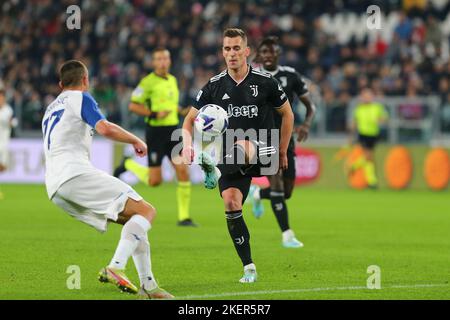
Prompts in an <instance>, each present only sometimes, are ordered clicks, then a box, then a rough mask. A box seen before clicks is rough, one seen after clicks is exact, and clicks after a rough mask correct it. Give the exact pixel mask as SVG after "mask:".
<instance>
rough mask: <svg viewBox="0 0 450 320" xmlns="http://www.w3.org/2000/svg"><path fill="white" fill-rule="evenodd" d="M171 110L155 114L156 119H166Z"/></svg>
mask: <svg viewBox="0 0 450 320" xmlns="http://www.w3.org/2000/svg"><path fill="white" fill-rule="evenodd" d="M171 112H172V111H171V110H166V111H158V112H157V113H156V119H163V118H165V117H167V116H168V115H169V113H171Z"/></svg>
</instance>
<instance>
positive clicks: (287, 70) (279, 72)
mask: <svg viewBox="0 0 450 320" xmlns="http://www.w3.org/2000/svg"><path fill="white" fill-rule="evenodd" d="M261 70H262V71H263V72H267V73H270V74H271V75H272V76H273V77H274V78H275V79H276V80H277V81H278V82H279V83H280V84H281V86H282V87H283V90H284V92H285V93H286V94H287V97H288V99H289V102H290V103H291V107H293V102H294V94H295V95H297V97H301V96H303V95H305V94H307V93H308V87H307V85H306V83H305V82H304V81H303V79H302V76H301V75H300V73H298V72H297V71H296V70H295V69H294V68H291V67H288V66H278V68H277V69H276V70H275V71H273V72H272V71H268V70H265V69H261ZM274 120H275V126H276V127H277V128H280V127H281V117H280V115H279V114H274Z"/></svg>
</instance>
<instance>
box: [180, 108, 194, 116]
mask: <svg viewBox="0 0 450 320" xmlns="http://www.w3.org/2000/svg"><path fill="white" fill-rule="evenodd" d="M191 108H192V106H187V107H181V106H179V107H178V114H179V115H180V116H182V117H186V115H187V114H188V113H189V111H190V110H191Z"/></svg>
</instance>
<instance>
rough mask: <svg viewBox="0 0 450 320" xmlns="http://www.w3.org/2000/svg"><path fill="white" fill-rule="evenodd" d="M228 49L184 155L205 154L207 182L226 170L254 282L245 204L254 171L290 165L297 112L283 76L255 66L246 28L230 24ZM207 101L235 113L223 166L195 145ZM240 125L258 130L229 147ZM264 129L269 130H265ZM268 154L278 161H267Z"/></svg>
mask: <svg viewBox="0 0 450 320" xmlns="http://www.w3.org/2000/svg"><path fill="white" fill-rule="evenodd" d="M222 53H223V56H224V58H225V62H226V65H227V69H226V70H225V71H223V72H222V73H220V74H218V75H216V76H214V77H212V78H211V79H210V80H209V82H208V83H207V84H206V85H205V86H204V87H203V88H202V90H200V92H199V94H198V95H197V99H196V100H197V101H196V103H195V105H194V108H192V109H191V110H190V111H189V113H188V115H187V116H186V118H185V121H184V124H183V129H185V130H184V134H183V143H184V148H183V156H184V158H185V159H186V161H188V162H189V161H191V160H192V159H193V157H194V156H195V157H196V158H198V159H199V161H200V163H201V166H202V168H203V170H204V171H205V173H206V180H205V185H207V186H209V187H214V186H215V185H214V183H211V180H213V179H215V178H217V177H216V172H217V171H219V170H220V173H219V174H220V175H221V176H220V179H219V181H218V184H219V189H220V194H221V196H222V198H223V202H224V205H225V210H226V211H225V214H226V218H227V226H228V230H229V233H230V236H231V238H232V240H233V242H234V246H235V249H236V251H237V253H238V255H239V257H240V259H241V261H242V263H243V265H244V275H243V277H242V278H241V279H240V280H239V281H240V282H242V283H249V282H255V281H256V279H257V274H256V266H255V264H254V263H253V260H252V257H251V250H250V234H249V231H248V228H247V226H246V224H245V221H244V219H243V216H242V204H243V202H244V201H245V198H246V197H247V195H248V191H249V188H250V183H251V179H252V177H253V176H261V175H267V170H270V169H272V171H273V164H274V163H275V165H276V168H275V170H274V171H273V174H274V173H276V172H277V171H278V169H279V168H281V169H286V168H287V166H288V158H287V149H288V144H289V140H290V138H291V135H292V130H293V122H294V115H293V112H292V109H291V106H290V104H289V101H288V98H287V96H286V94H285V93H284V91H283V89H282V88H281V86H280V85H279V84H278V82H277V81H276V80H275V79H274V78H273V77H272V76H271V75H270V74H267V73H263V72H261V71H257V70H254V69H253V68H252V67H251V66H250V65H248V64H247V58H248V56H249V55H250V48H249V47H248V46H247V37H246V35H245V33H244V32H243V31H242V30H241V29H237V28H230V29H227V30H225V31H224V34H223V47H222ZM206 104H216V105H219V106H221V107H222V108H224V109H225V110H227V112H228V116H229V125H228V129H227V130H226V132H225V134H224V136H223V140H224V141H223V142H224V143H223V146H224V150H223V151H224V156H223V158H222V163H219V164H218V165H217V167H216V166H215V163H211V158H210V156H209V155H208V154H207V153H205V152H202V153H201V154H200V155H194V152H193V147H192V136H191V133H192V128H193V122H194V119H195V117H196V115H197V114H198V109H200V108H201V107H202V106H204V105H206ZM274 109H275V110H277V112H278V113H279V114H280V115H281V119H282V121H281V128H280V129H276V128H275V124H274V119H273V110H274ZM236 129H242V130H243V131H246V132H257V133H258V134H257V136H256V137H254V138H250V139H240V140H237V141H235V143H234V144H232V146H231V147H230V148H228V147H229V146H228V145H227V143H226V141H227V140H229V139H227V138H229V137H230V134H231V135H233V130H236ZM260 129H262V130H265V131H266V133H267V134H259V133H260ZM271 130H275V131H276V132H278V133H279V136H280V138H278V135H277V137H274V139H272V138H271V135H270V133H271ZM275 138H276V139H275ZM273 140H275V141H273ZM268 157H269V158H270V157H271V158H270V159H276V161H275V162H273V161H272V162H269V163H267V162H266V160H267V159H268ZM240 159H245V162H244V163H242V162H241V161H239V160H240ZM217 168H219V170H217ZM208 179H209V180H210V181H208ZM213 182H214V181H213Z"/></svg>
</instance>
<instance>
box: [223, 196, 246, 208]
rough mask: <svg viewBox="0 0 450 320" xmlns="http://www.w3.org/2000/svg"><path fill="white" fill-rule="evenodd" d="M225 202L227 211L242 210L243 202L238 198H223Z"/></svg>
mask: <svg viewBox="0 0 450 320" xmlns="http://www.w3.org/2000/svg"><path fill="white" fill-rule="evenodd" d="M223 201H224V204H225V209H226V210H227V211H233V210H240V209H241V208H242V203H241V201H240V200H239V199H237V198H236V197H232V196H228V197H227V196H226V197H224V198H223Z"/></svg>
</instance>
